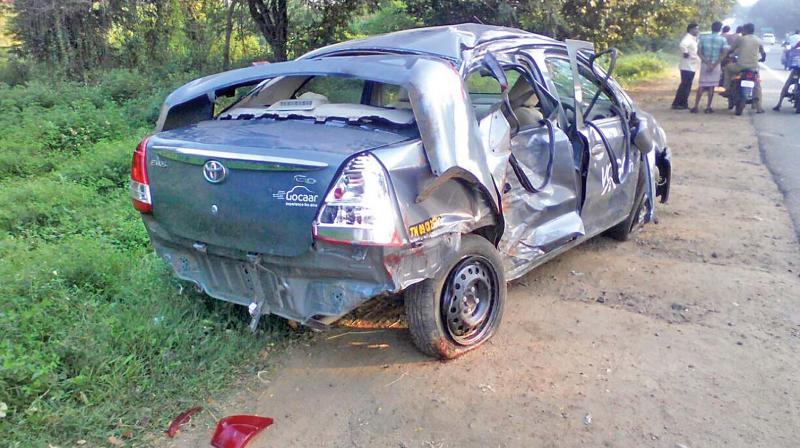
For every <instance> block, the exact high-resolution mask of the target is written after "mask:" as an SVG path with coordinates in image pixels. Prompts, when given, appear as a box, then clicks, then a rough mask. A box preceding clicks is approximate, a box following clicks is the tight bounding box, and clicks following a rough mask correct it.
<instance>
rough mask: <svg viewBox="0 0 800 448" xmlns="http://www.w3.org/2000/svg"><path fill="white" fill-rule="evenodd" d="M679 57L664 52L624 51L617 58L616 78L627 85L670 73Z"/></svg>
mask: <svg viewBox="0 0 800 448" xmlns="http://www.w3.org/2000/svg"><path fill="white" fill-rule="evenodd" d="M675 64H677V58H676V57H675V56H673V55H670V54H666V53H662V52H646V53H645V52H638V53H637V52H633V53H629V54H626V53H623V54H622V55H621V56H620V57H619V59H618V60H617V67H616V69H615V70H614V78H615V79H616V80H617V81H619V82H620V84H622V85H623V86H625V87H629V86H631V85H634V84H637V83H640V82H647V81H652V80H655V79H658V78H662V77H665V76H667V75H668V73H669V70H670V68H671V67H673V66H674V65H675Z"/></svg>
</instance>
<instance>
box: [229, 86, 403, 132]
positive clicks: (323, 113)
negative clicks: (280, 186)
mask: <svg viewBox="0 0 800 448" xmlns="http://www.w3.org/2000/svg"><path fill="white" fill-rule="evenodd" d="M255 118H268V119H275V120H306V121H311V122H314V123H339V124H344V125H347V124H349V125H359V126H374V127H387V126H388V127H392V128H398V127H400V128H413V129H416V126H415V118H414V113H413V111H412V109H411V102H410V101H409V97H408V92H407V91H406V89H404V88H403V87H401V86H398V85H393V84H385V83H380V82H374V81H369V80H365V79H359V78H351V77H344V76H336V75H317V76H284V77H280V78H274V79H270V80H266V81H264V82H262V83H261V84H260V85H259V86H258V87H256V88H255V89H253V90H252V91H251V93H250V94H248V95H245V96H244V97H243V98H242V99H240V100H239V101H238V102H236V103H234V104H233V105H232V106H230V107H228V108H227V109H225V110H224V111H223V112H222V113H221V114H219V115H218V116H217V119H221V120H230V119H237V120H241V119H246V120H249V119H255Z"/></svg>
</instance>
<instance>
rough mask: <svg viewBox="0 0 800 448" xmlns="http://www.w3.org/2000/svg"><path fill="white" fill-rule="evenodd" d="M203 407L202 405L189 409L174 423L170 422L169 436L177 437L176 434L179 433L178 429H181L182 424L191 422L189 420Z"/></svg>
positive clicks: (176, 418)
mask: <svg viewBox="0 0 800 448" xmlns="http://www.w3.org/2000/svg"><path fill="white" fill-rule="evenodd" d="M202 410H203V408H202V407H200V406H197V407H194V408H191V409H187V410H185V411H183V412H181V413H180V414H179V415H178V416H177V417H175V420H173V421H172V423H170V424H169V428H167V437H170V438H172V437H175V434H177V433H178V430H179V429H181V426H183V425H185V424H186V423H189V420H191V419H192V416H193V415H195V414H197V413H198V412H200V411H202Z"/></svg>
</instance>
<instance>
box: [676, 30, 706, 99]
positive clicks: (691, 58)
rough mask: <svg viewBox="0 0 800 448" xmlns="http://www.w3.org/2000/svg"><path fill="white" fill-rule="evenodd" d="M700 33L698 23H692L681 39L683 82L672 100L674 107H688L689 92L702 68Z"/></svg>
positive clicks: (680, 66)
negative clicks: (695, 75)
mask: <svg viewBox="0 0 800 448" xmlns="http://www.w3.org/2000/svg"><path fill="white" fill-rule="evenodd" d="M698 35H700V27H699V26H697V24H696V23H690V24H689V26H687V27H686V35H685V36H683V39H681V43H680V44H679V47H680V49H681V53H682V55H681V62H680V63H679V64H678V68H680V70H681V84H680V85H679V86H678V91H677V92H675V100H673V101H672V108H673V109H688V108H689V94H691V93H692V82H694V74H695V72H697V70H699V69H700V56H698V55H697V36H698Z"/></svg>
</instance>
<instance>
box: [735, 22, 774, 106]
mask: <svg viewBox="0 0 800 448" xmlns="http://www.w3.org/2000/svg"><path fill="white" fill-rule="evenodd" d="M755 32H756V26H755V25H753V24H752V23H747V24H745V25H743V26H742V35H741V36H740V37H739V38H738V39H736V41H735V42H734V43H733V45H732V46H731V48H730V51H729V53H728V54H731V55H734V56H736V62H734V63H731V64H728V65H727V66H726V67H725V95H726V96H728V95H730V94H731V91H732V90H731V89H732V88H733V86H731V82H732V79H733V77H734V76H736V75H737V74H739V72H741V71H742V70H755V71H758V62H759V61H764V60H766V59H767V53H766V52H765V51H764V46H763V45H761V39H759V38H758V37H757V36H756V35H755V34H754V33H755ZM754 95H755V98H754V101H755V106H756V113H759V114H763V113H764V109H762V108H761V82H760V81H759V82H758V83H757V84H756V91H755V93H754Z"/></svg>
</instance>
